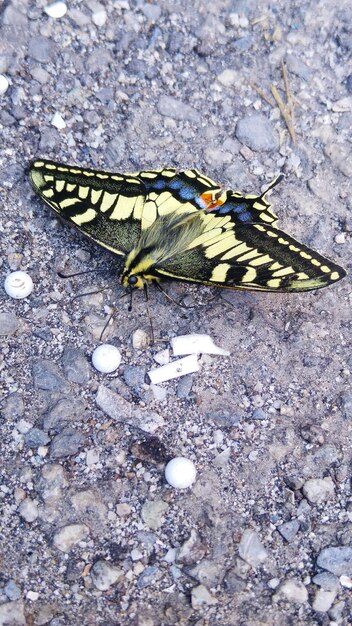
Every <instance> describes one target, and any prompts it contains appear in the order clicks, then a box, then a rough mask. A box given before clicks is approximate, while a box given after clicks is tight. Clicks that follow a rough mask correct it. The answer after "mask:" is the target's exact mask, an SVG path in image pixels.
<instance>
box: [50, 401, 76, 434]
mask: <svg viewBox="0 0 352 626" xmlns="http://www.w3.org/2000/svg"><path fill="white" fill-rule="evenodd" d="M85 409H86V406H85V404H84V402H83V400H81V398H78V397H75V396H66V397H65V398H61V399H60V400H58V402H57V403H56V404H54V405H53V406H52V407H51V408H50V409H49V411H48V413H47V414H46V415H45V416H44V420H43V428H44V430H45V431H49V430H50V431H56V432H59V431H60V430H62V428H64V427H65V426H68V425H69V424H71V423H72V422H74V421H76V420H80V419H83V416H84V412H85Z"/></svg>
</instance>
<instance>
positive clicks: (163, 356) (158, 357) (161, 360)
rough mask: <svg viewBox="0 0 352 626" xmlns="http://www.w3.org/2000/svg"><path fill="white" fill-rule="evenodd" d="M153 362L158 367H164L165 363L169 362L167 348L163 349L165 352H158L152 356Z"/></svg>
mask: <svg viewBox="0 0 352 626" xmlns="http://www.w3.org/2000/svg"><path fill="white" fill-rule="evenodd" d="M154 361H156V362H157V363H158V365H166V363H169V362H170V350H169V348H165V350H160V352H157V353H156V354H154Z"/></svg>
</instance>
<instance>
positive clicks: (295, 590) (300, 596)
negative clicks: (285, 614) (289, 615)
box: [273, 578, 308, 604]
mask: <svg viewBox="0 0 352 626" xmlns="http://www.w3.org/2000/svg"><path fill="white" fill-rule="evenodd" d="M282 596H284V598H285V599H286V600H288V601H289V602H295V603H296V604H305V603H306V602H307V601H308V591H307V589H306V587H305V586H304V584H303V583H302V582H301V581H300V580H296V579H295V578H290V579H288V580H284V582H283V583H282V584H281V585H280V587H279V588H278V591H277V592H276V593H275V595H274V596H273V601H274V602H277V601H278V600H280V598H282Z"/></svg>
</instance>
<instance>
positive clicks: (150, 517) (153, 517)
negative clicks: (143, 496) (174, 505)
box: [142, 500, 169, 530]
mask: <svg viewBox="0 0 352 626" xmlns="http://www.w3.org/2000/svg"><path fill="white" fill-rule="evenodd" d="M168 508H169V505H168V504H167V502H164V500H147V501H146V502H145V503H144V504H143V507H142V519H143V521H144V523H145V524H146V526H148V528H150V529H151V530H158V528H160V526H162V524H163V523H164V513H165V512H166V511H167V509H168Z"/></svg>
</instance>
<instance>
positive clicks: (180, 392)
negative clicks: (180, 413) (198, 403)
mask: <svg viewBox="0 0 352 626" xmlns="http://www.w3.org/2000/svg"><path fill="white" fill-rule="evenodd" d="M192 384H193V376H192V374H187V375H186V376H182V378H180V380H179V382H178V383H177V388H176V395H177V397H178V398H180V400H181V399H184V398H188V396H189V394H190V393H191V390H192Z"/></svg>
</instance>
